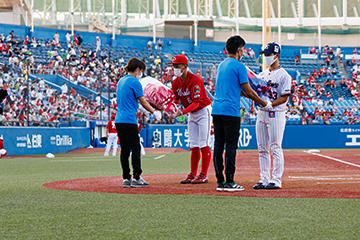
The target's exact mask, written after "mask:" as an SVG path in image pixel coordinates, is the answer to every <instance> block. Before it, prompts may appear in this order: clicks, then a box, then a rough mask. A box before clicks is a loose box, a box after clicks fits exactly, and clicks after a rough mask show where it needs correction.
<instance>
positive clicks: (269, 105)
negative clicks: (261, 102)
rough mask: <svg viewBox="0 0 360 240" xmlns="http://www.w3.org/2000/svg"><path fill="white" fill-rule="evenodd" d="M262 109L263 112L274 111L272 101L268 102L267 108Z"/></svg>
mask: <svg viewBox="0 0 360 240" xmlns="http://www.w3.org/2000/svg"><path fill="white" fill-rule="evenodd" d="M260 109H261V110H263V111H268V112H269V111H273V110H274V109H273V107H272V104H271V102H270V101H267V102H266V106H265V107H262V108H260Z"/></svg>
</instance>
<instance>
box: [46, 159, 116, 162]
mask: <svg viewBox="0 0 360 240" xmlns="http://www.w3.org/2000/svg"><path fill="white" fill-rule="evenodd" d="M109 161H117V160H110V159H109V160H102V159H97V160H95V159H94V160H91V159H90V160H89V159H88V160H51V161H50V162H109Z"/></svg>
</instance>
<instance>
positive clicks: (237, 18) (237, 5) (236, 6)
mask: <svg viewBox="0 0 360 240" xmlns="http://www.w3.org/2000/svg"><path fill="white" fill-rule="evenodd" d="M235 1H236V2H235V8H236V9H235V15H236V16H235V17H236V35H239V0H235Z"/></svg>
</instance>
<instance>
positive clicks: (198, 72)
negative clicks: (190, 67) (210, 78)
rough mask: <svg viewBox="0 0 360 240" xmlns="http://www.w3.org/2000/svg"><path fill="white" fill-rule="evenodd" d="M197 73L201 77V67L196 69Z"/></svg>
mask: <svg viewBox="0 0 360 240" xmlns="http://www.w3.org/2000/svg"><path fill="white" fill-rule="evenodd" d="M195 74H196V75H197V76H198V77H199V78H201V72H200V69H199V68H198V69H196V72H195Z"/></svg>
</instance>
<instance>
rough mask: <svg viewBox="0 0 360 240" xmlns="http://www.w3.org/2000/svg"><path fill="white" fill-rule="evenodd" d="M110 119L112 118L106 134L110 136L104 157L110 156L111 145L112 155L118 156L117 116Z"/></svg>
mask: <svg viewBox="0 0 360 240" xmlns="http://www.w3.org/2000/svg"><path fill="white" fill-rule="evenodd" d="M110 118H111V120H110V121H109V122H108V124H107V125H106V134H107V135H108V140H107V144H106V149H105V153H104V156H109V151H110V148H111V145H112V146H113V154H112V155H113V156H116V151H117V147H118V144H117V142H118V135H117V132H116V128H115V115H112V116H111V117H110Z"/></svg>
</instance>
